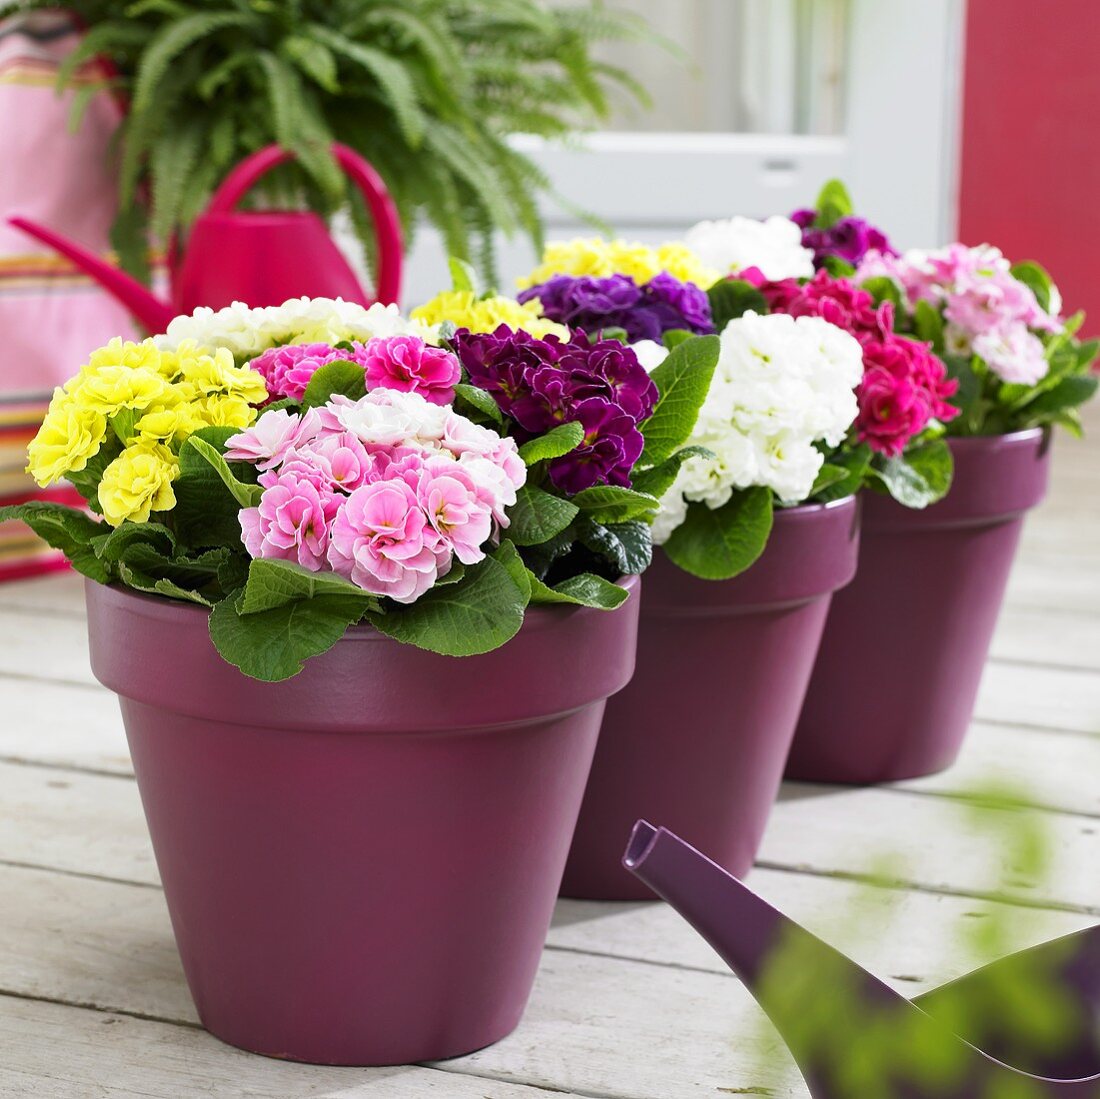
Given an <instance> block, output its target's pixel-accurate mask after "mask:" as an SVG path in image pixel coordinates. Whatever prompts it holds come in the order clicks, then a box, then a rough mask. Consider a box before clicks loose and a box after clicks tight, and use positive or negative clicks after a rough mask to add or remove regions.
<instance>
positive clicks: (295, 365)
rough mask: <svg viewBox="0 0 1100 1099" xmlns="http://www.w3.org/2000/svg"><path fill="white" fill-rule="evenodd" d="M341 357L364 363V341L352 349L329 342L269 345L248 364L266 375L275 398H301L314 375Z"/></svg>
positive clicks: (265, 377) (269, 388)
mask: <svg viewBox="0 0 1100 1099" xmlns="http://www.w3.org/2000/svg"><path fill="white" fill-rule="evenodd" d="M338 359H347V360H349V361H350V362H354V363H358V364H360V365H362V364H363V361H364V351H363V345H362V344H353V345H352V346H351V348H348V349H342V348H339V347H332V346H331V345H329V344H327V343H304V344H288V345H286V346H282V347H271V348H268V350H267V351H265V352H264V353H263V354H262V355H259V356H257V357H256V358H255V359H253V360H252V361H251V362H250V363H249V364H248V365H249V366H250V367H252V369H253V370H255V371H257V372H258V373H260V374H262V375H263V376H264V380H265V381H266V382H267V391H268V393H269V394H270V395H271V396H272V397H290V398H291V399H292V400H295V401H300V400H301V399H302V397H303V396H304V395H305V391H306V386H308V385H309V383H310V381H311V380H312V378H313V375H314V374H316V373H317V371H318V370H320V369H321V367H322V366H325V365H327V364H328V363H331V362H335V361H337V360H338Z"/></svg>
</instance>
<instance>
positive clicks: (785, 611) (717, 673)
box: [562, 497, 859, 900]
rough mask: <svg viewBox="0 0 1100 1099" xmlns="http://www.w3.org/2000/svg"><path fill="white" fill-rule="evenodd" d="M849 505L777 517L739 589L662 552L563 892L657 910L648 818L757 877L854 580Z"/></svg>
mask: <svg viewBox="0 0 1100 1099" xmlns="http://www.w3.org/2000/svg"><path fill="white" fill-rule="evenodd" d="M858 546H859V514H858V506H857V503H856V500H855V499H854V498H853V497H849V498H848V499H846V500H839V501H837V502H836V503H834V504H830V505H827V506H824V507H822V506H811V507H800V508H790V509H788V510H785V511H779V512H776V516H775V527H774V529H773V531H772V535H771V538H770V540H769V542H768V546H767V549H766V550H765V551H764V553H763V555H762V556H761V557H760V559H759V560H758V561H757V562H756V563H755V564H754V565H753V566H752V567H751V568H750V569H748V570H747V571H745V572H744V573H742V574H741V575H740V576H736V577H734V578H733V579H732V580H723V581H708V580H699V579H697V578H696V577H694V576H690V575H689V574H688V573H685V572H682V571H681V570H680V569H678V568H676V567H675V566H674V565H672V564H671V562H669V561H668V559H667V558H665V557H664V555H663V554H660V553H658V554H657V556H656V559H655V560H654V563H653V565H652V567H651V568H650V569H649V571H648V572H647V573H646V577H645V591H644V594H643V596H642V618H641V624H640V627H639V631H638V669H637V673H636V674H635V677H634V679H633V681H632V682H631V684H630V686H629V687H627V688H626V690H624V691H622V692H621V693H620V694H618V695H617V696H616V697H615V698H614V699H612V700H611V701H610V702H609V703H608V706H607V713H606V715H605V717H604V724H603V730H602V732H601V733H600V742H599V745H598V747H597V749H596V759H595V761H594V763H593V766H592V776H591V778H590V779H589V781H588V789H587V790H586V792H585V796H584V804H583V806H582V808H581V814H580V820H579V821H578V822H577V832H576V835H575V836H574V839H573V846H572V848H571V849H570V852H569V861H568V863H567V864H566V868H565V878H564V881H563V883H562V893H563V894H564V895H565V896H568V897H587V898H592V899H595V900H640V899H651V898H652V897H653V893H651V892H650V890H649V889H648V888H647V887H646V886H645V885H644V884H643V883H642V882H641V881H639V880H638V879H637V878H636V877H635V876H634V875H633V874H630V873H628V872H627V871H626V870H624V869H623V867H622V863H621V857H622V837H623V836H624V835H626V834H627V833H628V832H629V830H630V828H631V827H632V825H633V824H634V822H635V821H636V820H637V819H638V818H639V816H648V817H649V818H650V819H653V820H665V821H668V822H669V826H670V827H672V828H676V829H678V830H680V831H682V832H685V833H686V834H688V835H692V836H697V837H700V842H701V844H702V845H703V846H705V847H706V848H707V850H709V851H710V852H712V853H713V855H714V857H715V858H716V859H717V861H719V862H720V863H721V864H722V866H724V867H726V869H728V870H729V871H731V872H732V873H734V874H737V875H743V874H745V873H746V872H747V871H748V869H749V868H750V867H751V866H752V863H753V859H754V858H755V857H756V851H757V848H758V847H759V845H760V839H761V836H762V835H763V832H764V826H765V825H766V823H767V820H768V814H769V813H770V811H771V807H772V803H773V802H774V801H775V795H776V793H777V791H778V789H779V782H780V779H781V777H782V775H783V766H784V764H785V763H786V760H787V751H788V749H789V748H790V743H791V737H792V736H793V735H794V728H795V723H796V721H797V720H798V711H799V707H800V706H801V705H802V697H803V694H804V693H805V690H806V684H807V683H808V682H809V677H810V671H811V669H812V668H813V663H814V657H815V656H816V654H817V646H818V643H819V641H820V640H821V631H822V628H823V626H824V624H825V614H826V611H827V610H828V607H829V599H830V596H831V593H832V592H833V591H835V590H836V589H837V588H839V587H841V586H842V585H844V584H846V583H847V582H848V581H849V580H850V579H851V578H852V575H853V574H854V572H855V567H856V556H857V551H858Z"/></svg>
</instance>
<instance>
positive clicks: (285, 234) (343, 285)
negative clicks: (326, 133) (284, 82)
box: [8, 144, 403, 332]
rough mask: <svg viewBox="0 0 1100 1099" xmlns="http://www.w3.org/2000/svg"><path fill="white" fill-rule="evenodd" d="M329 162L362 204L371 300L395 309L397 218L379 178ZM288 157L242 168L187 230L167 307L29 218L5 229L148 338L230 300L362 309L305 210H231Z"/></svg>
mask: <svg viewBox="0 0 1100 1099" xmlns="http://www.w3.org/2000/svg"><path fill="white" fill-rule="evenodd" d="M332 155H333V157H335V159H336V161H337V163H338V164H339V165H340V167H341V168H342V169H343V170H344V172H345V173H346V174H347V175H348V177H349V178H350V179H351V181H352V183H353V184H354V185H355V186H356V187H357V188H358V190H359V192H360V193H361V195H362V197H363V201H364V202H365V204H366V207H367V209H368V211H369V212H370V215H371V219H372V221H373V223H374V230H375V233H376V235H377V238H378V246H377V249H376V251H377V256H378V289H377V294H376V297H375V299H373V300H377V301H380V302H383V303H385V304H389V303H391V302H396V301H397V298H398V297H399V295H400V292H401V266H402V258H403V257H402V241H401V225H400V222H399V220H398V217H397V210H396V207H395V206H394V204H393V200H392V199H391V198H390V195H389V193H388V191H387V190H386V186H385V184H384V183H383V181H382V178H381V177H380V176H379V175H378V173H377V172H376V171H375V170H374V169H373V168H372V167H371V166H370V164H368V163H367V162H366V161H365V160H364V159H363V158H362V157H361V156H360V155H359V154H358V153H356V152H355V151H354V150H353V149H350V148H349V147H348V146H346V145H339V144H336V145H333V147H332ZM292 157H293V154H292V153H290V152H288V151H287V150H285V149H281V148H279V147H278V146H275V145H272V146H269V147H268V148H266V149H261V150H260V151H259V152H257V153H253V154H252V156H250V157H247V158H246V159H245V160H243V161H241V163H240V164H238V165H237V166H236V167H235V168H234V169H233V171H232V172H230V173H229V175H228V176H227V177H226V179H225V180H224V181H223V182H222V185H221V186H220V187H219V188H218V190H217V191H216V192H215V194H214V196H213V198H212V199H211V200H210V204H209V206H208V207H207V208H206V210H204V211H203V213H202V214H200V215H199V217H198V218H196V219H195V223H194V225H193V226H192V227H191V232H190V237H189V239H188V242H187V248H186V251H185V252H184V253H183V254H182V255H181V256H179V257H176V258H178V263H177V262H173V263H172V270H171V283H172V294H171V300H170V301H167V302H164V301H160V300H159V299H158V298H157V297H156V296H155V295H153V294H151V293H150V292H149V291H148V290H147V289H146V288H145V287H144V286H142V285H141V283H139V282H138V281H137V280H136V279H133V278H131V277H130V276H129V275H128V274H126V273H125V272H124V271H120V270H119V269H118V268H117V267H113V266H112V265H111V264H109V263H105V262H104V261H103V260H102V259H101V258H100V257H99V256H97V255H96V254H95V253H94V252H92V251H90V250H89V249H88V248H85V247H84V246H83V245H81V244H77V243H76V242H75V241H72V240H69V239H68V238H67V237H64V236H62V235H61V234H60V233H57V232H55V231H54V230H52V229H49V228H47V227H45V226H43V225H38V224H36V223H35V222H33V221H30V220H29V219H28V218H23V217H11V218H9V219H8V221H9V223H10V224H11V225H13V226H15V228H17V229H21V230H22V231H23V232H25V233H28V234H29V235H30V236H32V237H35V238H36V239H37V240H40V241H42V243H43V244H47V245H49V246H50V247H51V248H53V249H55V250H56V251H58V252H60V253H61V254H62V255H63V256H66V257H67V258H68V259H70V260H71V261H72V262H73V263H74V264H76V266H77V267H79V268H80V269H81V270H82V271H84V272H85V273H86V274H88V275H90V276H91V277H92V278H94V279H95V280H96V281H97V282H98V283H99V284H100V285H101V286H103V287H104V289H106V290H107V291H108V292H109V293H111V294H113V295H114V296H115V297H116V298H118V300H119V301H120V302H122V304H123V305H125V306H126V308H127V309H129V310H130V312H131V313H133V315H134V316H135V317H136V318H137V320H138V321H139V322H140V323H141V325H142V326H143V327H144V328H146V329H147V330H148V331H150V332H163V331H164V330H165V328H166V327H167V326H168V322H169V321H170V320H171V319H172V318H173V317H175V316H177V315H178V314H181V313H192V312H194V310H195V309H197V308H198V307H199V306H203V305H205V306H210V307H211V308H212V309H221V308H223V307H224V306H227V305H230V304H232V303H233V302H235V301H243V302H244V303H245V304H246V305H253V306H264V305H281V304H282V303H283V302H284V301H287V300H288V299H290V298H297V297H311V298H343V299H344V300H345V301H351V302H357V303H359V304H360V305H370V304H371V301H372V299H371V297H370V296H369V295H368V294H367V292H366V290H364V289H363V287H362V285H361V284H360V282H359V280H358V279H357V278H356V276H355V273H354V272H353V271H352V269H351V268H350V266H349V265H348V263H347V260H346V259H344V257H343V256H342V255H341V254H340V251H339V249H338V248H337V247H336V244H335V243H334V241H333V240H332V238H331V236H330V235H329V233H328V230H327V228H326V226H325V224H324V222H323V221H322V220H321V219H320V218H319V217H318V216H317V215H316V214H314V213H312V212H310V211H304V210H261V211H246V212H241V211H239V210H237V209H236V207H237V203H238V202H239V201H240V200H241V199H242V198H243V197H244V195H245V193H246V192H247V191H248V190H249V188H250V187H252V186H253V185H254V184H255V183H256V182H257V181H258V180H259V179H260V177H261V176H263V175H264V174H265V173H266V172H269V171H271V169H272V168H275V167H277V166H278V165H279V164H282V163H284V162H285V161H287V160H290V159H292Z"/></svg>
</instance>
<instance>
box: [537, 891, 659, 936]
mask: <svg viewBox="0 0 1100 1099" xmlns="http://www.w3.org/2000/svg"><path fill="white" fill-rule="evenodd" d="M660 903H661V902H660V901H657V900H652V901H577V900H571V899H570V898H568V897H559V898H558V903H557V904H556V905H555V906H554V918H553V920H551V921H550V927H551V928H552V929H553V928H560V927H571V926H573V925H574V924H579V923H588V922H589V921H590V920H600V919H604V918H605V917H607V916H623V915H626V914H627V913H628V912H635V911H638V910H639V909H645V908H652V907H653V906H654V905H657V904H660Z"/></svg>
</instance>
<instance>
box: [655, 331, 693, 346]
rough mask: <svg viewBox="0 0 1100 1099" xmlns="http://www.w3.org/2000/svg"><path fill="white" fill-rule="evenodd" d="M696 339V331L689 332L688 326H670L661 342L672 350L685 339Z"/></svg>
mask: <svg viewBox="0 0 1100 1099" xmlns="http://www.w3.org/2000/svg"><path fill="white" fill-rule="evenodd" d="M693 339H695V333H694V332H689V331H688V330H687V329H686V328H670V329H669V330H668V331H667V332H666V333H665V334H664V335H663V336H662V337H661V343H663V344H664V345H665V347H666V348H667V349H668V350H669V351H671V350H672V349H673V348H674V347H679V346H680V344H682V343H683V342H684V340H693Z"/></svg>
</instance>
